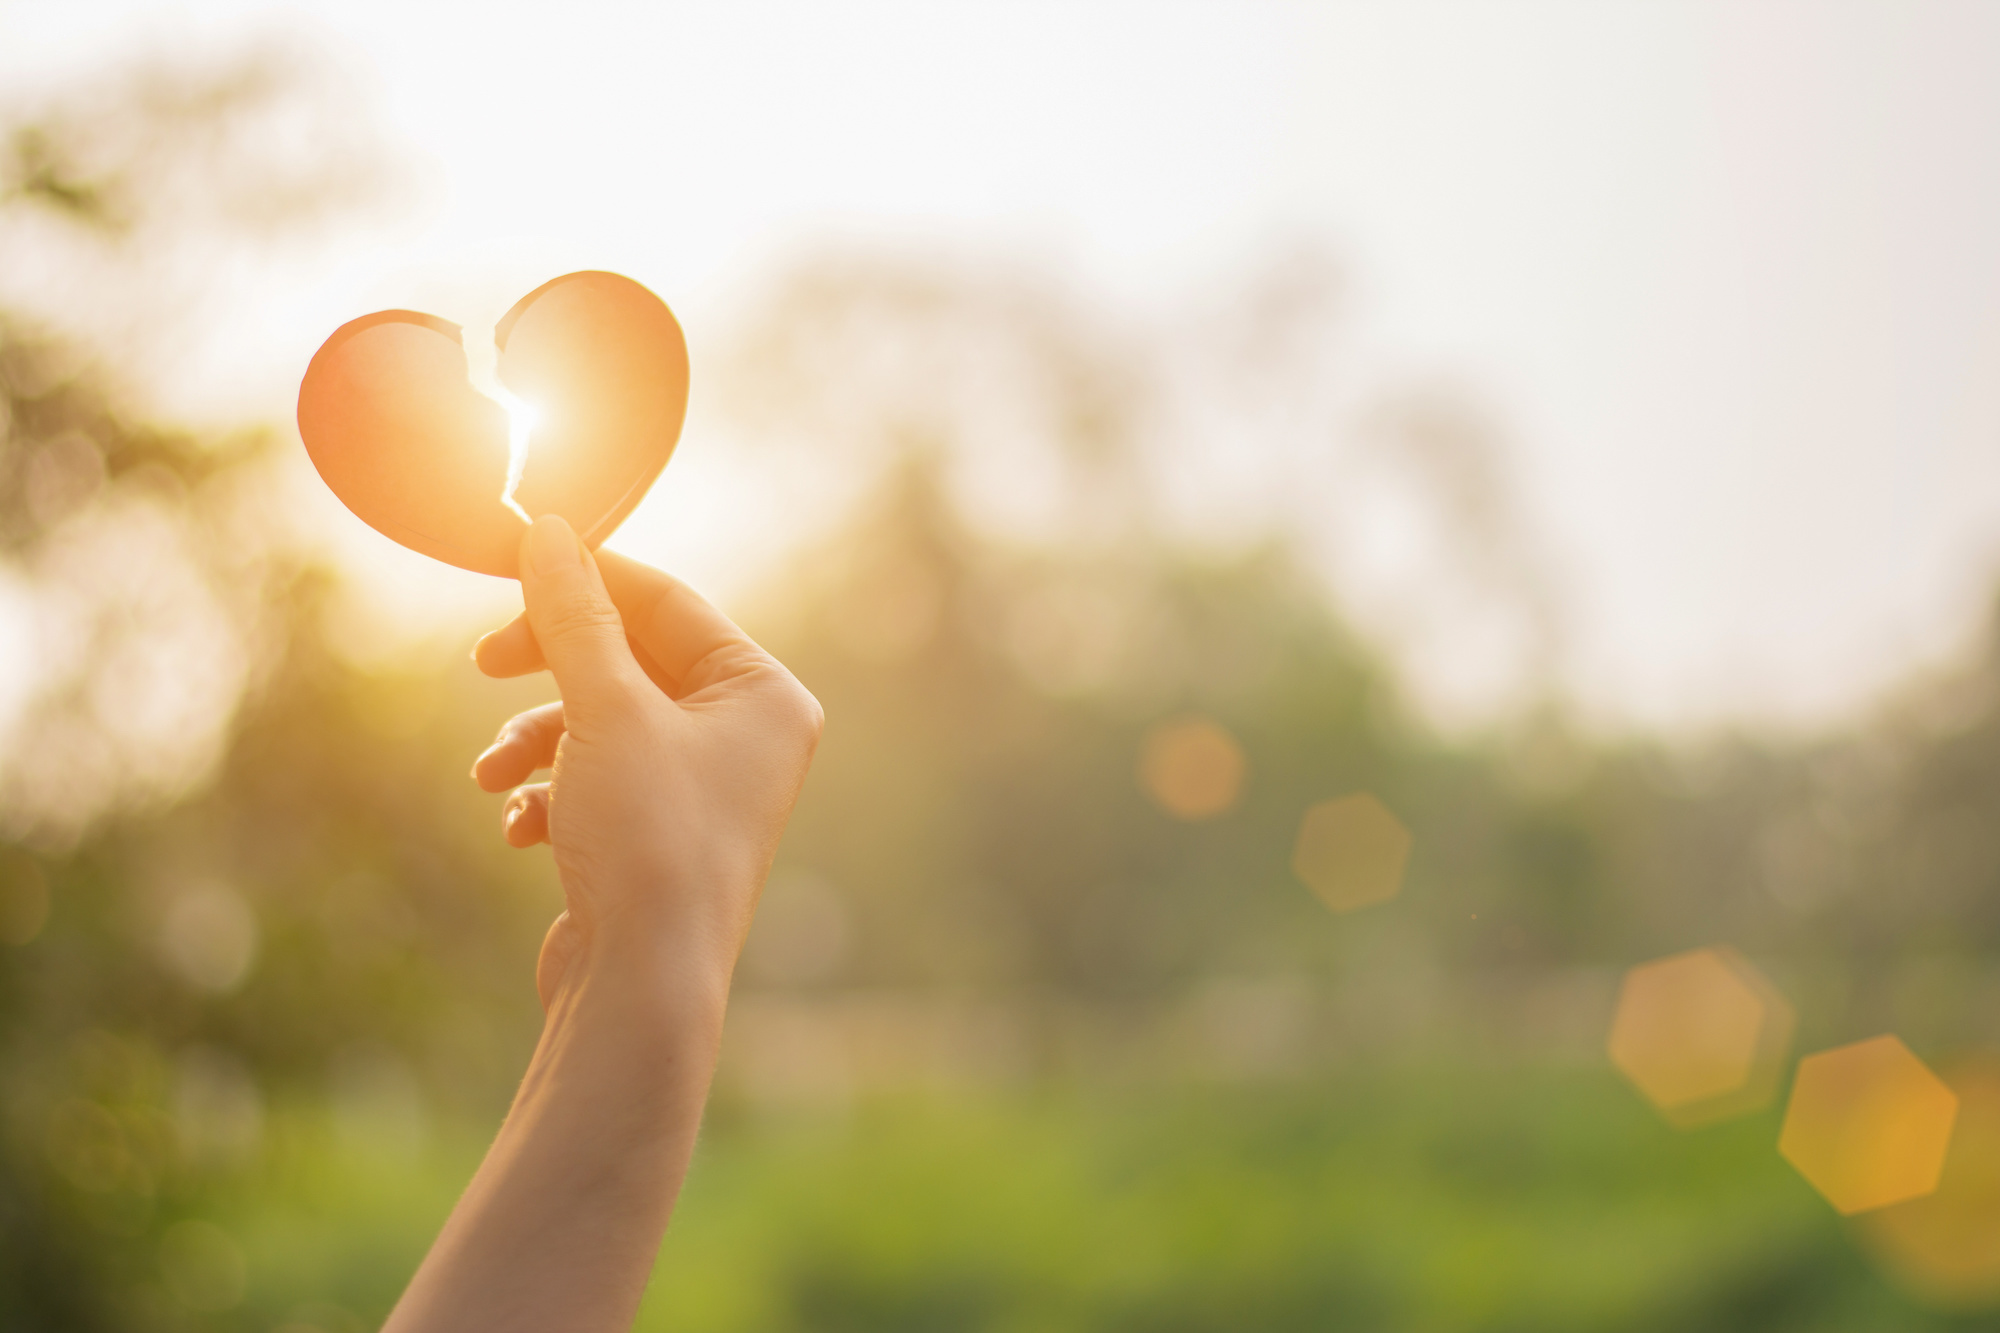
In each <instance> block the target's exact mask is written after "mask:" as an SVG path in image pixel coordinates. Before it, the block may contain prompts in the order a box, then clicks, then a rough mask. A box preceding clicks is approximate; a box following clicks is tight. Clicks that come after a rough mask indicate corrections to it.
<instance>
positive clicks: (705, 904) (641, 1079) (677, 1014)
mask: <svg viewBox="0 0 2000 1333" xmlns="http://www.w3.org/2000/svg"><path fill="white" fill-rule="evenodd" d="M521 591H522V595H523V597H524V598H525V599H526V602H527V607H528V610H527V614H526V616H525V617H524V618H522V619H519V620H516V621H514V622H513V623H512V624H510V625H508V626H507V627H506V628H505V629H502V630H500V631H498V632H497V633H494V634H490V635H488V636H487V637H486V638H484V639H482V640H481V641H480V643H479V647H478V649H477V650H476V654H475V655H476V656H477V658H478V660H479V665H480V668H481V669H482V670H484V671H485V672H487V673H488V674H489V675H495V676H515V675H521V674H524V673H526V672H529V671H537V670H540V669H542V668H543V667H544V666H546V667H547V668H548V670H550V671H552V672H553V673H554V674H555V678H556V686H557V688H558V689H559V690H560V691H561V693H562V702H561V703H557V704H549V705H546V706H544V707H542V708H536V709H532V710H530V711H529V712H526V713H523V714H521V715H520V716H519V717H517V718H515V719H513V720H512V721H511V722H509V723H508V724H507V725H506V726H505V727H503V728H501V731H500V739H499V740H498V741H496V742H495V743H494V745H493V747H492V748H491V749H489V750H487V751H486V753H485V754H483V755H481V756H480V757H479V760H478V762H477V763H476V764H474V766H473V774H474V776H475V777H476V778H477V779H478V780H479V783H480V785H481V786H483V787H485V788H486V789H487V790H489V791H499V790H504V789H505V788H507V787H511V786H514V785H515V784H517V783H521V782H523V781H525V780H526V779H527V778H529V777H530V776H532V775H533V774H534V772H535V771H536V770H538V769H542V768H551V767H552V768H553V769H554V774H553V775H552V777H551V778H550V780H549V781H548V782H546V783H542V784H539V785H535V786H526V787H521V788H520V789H519V790H517V791H516V792H515V793H514V794H513V796H512V797H511V798H510V799H509V800H508V802H507V814H506V831H507V839H508V841H509V842H511V843H513V844H514V845H515V846H519V847H525V846H530V845H532V844H534V843H537V842H541V841H544V840H546V841H548V842H550V843H552V844H553V845H554V847H555V862H556V872H557V874H558V876H559V877H560V878H561V880H562V890H563V895H564V897H565V898H566V899H567V901H568V910H567V911H565V912H564V913H563V914H562V916H560V917H559V918H557V920H556V923H555V925H554V926H553V927H551V928H550V930H549V934H548V938H547V940H546V941H544V943H543V945H542V956H541V961H540V964H539V966H538V967H537V969H536V984H537V988H538V989H539V990H540V992H541V996H542V1004H543V1007H544V1008H545V1009H546V1010H547V1018H546V1020H545V1022H544V1024H543V1028H542V1039H541V1042H540V1044H539V1045H537V1047H536V1048H535V1055H534V1059H533V1061H532V1062H530V1064H529V1066H528V1072H527V1076H526V1077H525V1078H523V1079H522V1081H521V1090H520V1092H519V1093H517V1094H516V1096H515V1098H514V1105H513V1108H512V1109H511V1110H509V1111H508V1113H507V1120H506V1123H505V1124H503V1125H502V1126H501V1127H500V1133H499V1135H498V1137H497V1138H495V1140H494V1142H493V1146H492V1148H491V1149H489V1150H488V1152H487V1155H486V1160H485V1161H484V1162H483V1163H482V1164H481V1165H480V1168H479V1171H478V1174H476V1175H475V1176H474V1177H473V1179H472V1183H471V1185H470V1186H468V1187H467V1189H466V1191H465V1197H464V1198H462V1199H460V1200H459V1202H458V1207H457V1208H455V1209H454V1210H453V1211H452V1215H451V1218H450V1220H449V1221H447V1222H446V1223H445V1227H444V1230H443V1231H442V1232H441V1233H440V1234H439V1236H438V1239H437V1243H436V1244H435V1245H434V1246H432V1247H431V1252H430V1254H429V1255H428V1256H427V1257H426V1258H425V1259H424V1262H423V1266H422V1267H421V1268H419V1269H418V1270H417V1274H416V1276H415V1277H414V1278H412V1279H411V1281H410V1286H409V1289H408V1290H407V1291H405V1292H404V1293H403V1299H402V1300H401V1301H399V1302H398V1303H397V1305H396V1309H395V1311H394V1313H392V1314H391V1315H390V1316H389V1322H388V1323H387V1324H385V1325H384V1326H383V1328H384V1333H442V1331H443V1330H464V1331H465V1333H475V1331H476V1333H505V1331H506V1330H523V1331H524V1333H525V1331H527V1330H533V1331H534V1333H543V1331H545V1330H548V1329H562V1330H564V1331H565V1333H613V1330H619V1329H624V1328H627V1327H629V1326H630V1324H631V1322H632V1316H633V1312H634V1311H635V1310H636V1309H637V1308H638V1304H639V1297H640V1295H641V1294H642V1293H643V1292H644V1290H645V1286H646V1277H647V1275H648V1273H649V1272H650V1271H651V1269H652V1264H653V1256H654V1254H655V1253H656V1252H657V1250H658V1249H659V1244H660V1236H661V1233H662V1232H664V1231H665V1230H666V1225H667V1218H668V1216H669V1214H670V1213H671V1212H672V1210H673V1204H674V1199H675V1198H676V1196H678V1194H679V1193H680V1187H681V1181H682V1180H683V1179H684V1178H685V1176H686V1174H687V1166H688V1159H689V1157H690V1156H691V1155H692V1153H693V1151H694V1139H695V1131H696V1129H697V1128H698V1127H699V1125H700V1123H701V1111H702V1105H703V1103H704V1102H705V1101H706V1100H707V1097H708V1083H709V1077H710V1074H711V1072H712V1071H713V1069H714V1067H715V1057H716V1052H717V1050H718V1047H719V1043H720V1041H721V1032H722V1012H723V1008H724V1005H725V1002H726V999H727V994H728V988H729V974H730V971H731V969H732V968H733V967H734V966H735V962H736V954H737V951H738V949H739V948H740V947H741V946H742V943H743V936H744V933H745V932H746V931H747V930H748V929H749V926H750V915H751V913H752V911H754V910H755V907H756V902H757V894H758V892H759V890H760V889H761V887H762V885H763V882H764V875H765V873H766V872H767V871H768V870H769V869H770V865H771V856H772V853H773V851H774V850H775V849H776V847H777V842H778V835H779V834H780V833H781V832H782V831H783V830H784V826H785V819H786V817H787V816H788V815H789V814H790V813H791V809H792V802H793V800H794V799H795V798H796V797H797V795H798V790H799V784H800V782H801V781H803V780H804V778H805V772H806V765H807V764H808V763H809V762H810V761H811V759H812V752H813V746H814V745H815V743H816V742H817V741H818V739H819V727H820V712H819V705H818V704H817V703H815V702H814V700H813V697H812V696H811V695H810V694H808V693H806V691H805V689H804V688H803V687H802V686H800V684H799V683H798V681H796V680H794V679H793V678H792V676H791V673H790V672H788V671H786V670H785V669H784V668H783V667H782V666H779V665H778V663H777V662H776V661H775V660H773V659H772V657H771V656H770V654H768V653H766V652H765V651H764V650H763V649H761V648H759V647H758V646H757V645H756V644H754V643H752V642H751V641H750V640H749V639H748V638H747V637H745V635H744V634H743V631H741V630H739V629H737V628H736V626H734V625H732V624H731V623H729V621H728V620H727V619H726V618H724V617H723V616H722V615H721V614H720V613H719V612H717V611H716V610H715V608H714V607H712V606H710V605H709V604H708V603H707V602H705V601H703V600H702V599H701V598H700V597H698V596H696V595H695V594H694V592H692V591H691V590H690V589H688V588H687V587H686V586H685V585H683V584H681V583H680V582H678V581H676V580H674V579H671V578H669V577H667V576H666V575H665V574H662V573H660V572H658V571H657V570H653V569H648V568H647V567H646V566H644V565H641V564H638V563H636V562H634V561H630V560H625V559H623V558H621V557H618V556H614V555H604V556H601V557H596V558H593V557H592V556H591V554H590V553H589V552H588V551H586V550H585V549H584V548H583V545H582V543H580V542H579V541H578V540H577V539H576V535H575V534H574V533H573V532H571V531H570V528H569V525H568V524H566V523H564V522H563V521H562V520H561V519H559V518H544V519H541V520H539V521H537V522H536V523H535V525H534V526H533V527H532V528H531V529H530V530H529V532H528V535H527V537H526V538H525V539H524V540H523V542H522V546H521Z"/></svg>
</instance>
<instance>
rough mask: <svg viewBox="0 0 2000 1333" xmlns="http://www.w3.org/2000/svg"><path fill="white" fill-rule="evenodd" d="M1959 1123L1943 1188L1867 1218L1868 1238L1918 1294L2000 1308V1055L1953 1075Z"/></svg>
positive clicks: (1881, 1258) (1967, 1064) (1940, 1185)
mask: <svg viewBox="0 0 2000 1333" xmlns="http://www.w3.org/2000/svg"><path fill="white" fill-rule="evenodd" d="M1945 1082H1946V1084H1947V1085H1948V1086H1949V1087H1950V1088H1951V1090H1952V1091H1953V1092H1955V1093H1956V1094H1957V1095H1958V1119H1957V1120H1956V1122H1955V1123H1954V1124H1953V1126H1952V1131H1951V1148H1950V1150H1949V1151H1948V1152H1947V1153H1946V1154H1945V1159H1944V1170H1943V1172H1942V1173H1941V1174H1940V1175H1939V1177H1938V1184H1937V1189H1936V1190H1935V1191H1933V1192H1932V1193H1930V1194H1928V1195H1926V1196H1925V1197H1923V1198H1921V1199H1912V1200H1910V1201H1909V1202H1907V1203H1899V1204H1894V1205H1892V1206H1890V1207H1887V1208H1883V1209H1880V1210H1878V1211H1876V1212H1873V1213H1870V1214H1868V1216H1867V1217H1866V1218H1864V1219H1862V1222H1861V1227H1862V1230H1861V1238H1862V1241H1863V1243H1864V1244H1866V1245H1867V1247H1868V1249H1869V1250H1870V1252H1871V1253H1873V1255H1874V1256H1875V1258H1876V1259H1877V1260H1878V1261H1879V1262H1880V1263H1881V1264H1882V1266H1883V1267H1884V1268H1886V1269H1887V1270H1888V1272H1889V1274H1890V1275H1891V1276H1892V1277H1893V1278H1895V1279H1896V1281H1897V1282H1898V1283H1900V1284H1901V1285H1902V1286H1903V1287H1905V1288H1906V1289H1908V1290H1909V1291H1910V1293H1911V1294H1912V1295H1915V1296H1917V1297H1918V1298H1920V1299H1922V1300H1925V1301H1928V1302H1931V1303H1933V1304H1938V1305H1948V1306H1958V1307H1967V1306H1991V1305H1995V1304H2000V1057H1996V1056H1992V1055H1988V1056H1983V1057H1979V1058H1976V1059H1973V1060H1968V1061H1965V1062H1963V1063H1961V1064H1959V1065H1958V1067H1957V1068H1955V1069H1953V1070H1950V1071H1949V1072H1948V1074H1947V1076H1946V1079H1945Z"/></svg>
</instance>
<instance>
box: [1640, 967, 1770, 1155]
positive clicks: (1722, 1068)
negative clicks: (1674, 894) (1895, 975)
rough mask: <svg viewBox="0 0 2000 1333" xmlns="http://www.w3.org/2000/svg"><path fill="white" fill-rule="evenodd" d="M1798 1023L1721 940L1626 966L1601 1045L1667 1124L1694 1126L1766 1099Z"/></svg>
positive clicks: (1763, 980)
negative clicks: (1704, 946)
mask: <svg viewBox="0 0 2000 1333" xmlns="http://www.w3.org/2000/svg"><path fill="white" fill-rule="evenodd" d="M1793 1026H1794V1015H1793V1012H1792V1006H1791V1005H1790V1003H1788V1002H1787V1001H1786V999H1785V997H1784V996H1783V995H1782V994H1780V993H1779V991H1778V988H1777V987H1776V986H1774V985H1772V984H1771V982H1770V980H1769V979H1768V978H1766V977H1765V976H1764V974H1763V973H1762V972H1760V971H1758V970H1757V968H1756V967H1755V966H1753V965H1752V964H1751V962H1750V960H1749V959H1747V958H1745V957H1743V956H1742V955H1741V954H1739V953H1737V952H1736V951H1735V950H1734V949H1731V948H1729V947H1728V946H1726V945H1717V946H1713V947H1710V948H1705V949H1690V950H1688V951H1687V952H1686V953H1678V954H1674V955H1672V956H1670V957H1667V958H1658V959H1655V960H1653V961H1652V962H1650V963H1641V964H1639V965H1638V966H1637V967H1634V968H1632V969H1631V970H1630V971H1628V972H1627V973H1626V974H1625V979H1624V982H1623V983H1622V984H1621V985H1620V987H1619V990H1618V1007H1617V1009H1616V1010H1615V1011H1614V1012H1613V1014H1612V1018H1611V1034H1610V1037H1609V1039H1608V1040H1607V1042H1606V1043H1605V1044H1606V1049H1607V1052H1608V1053H1609V1055H1610V1057H1611V1063H1612V1064H1614V1065H1616V1066H1617V1067H1618V1071H1619V1072H1620V1073H1622V1074H1623V1075H1625V1077H1626V1078H1628V1079H1630V1080H1631V1081H1632V1086H1634V1087H1635V1088H1637V1089H1638V1090H1639V1092H1640V1093H1641V1094H1642V1095H1643V1096H1644V1097H1645V1098H1646V1100H1647V1101H1649V1102H1651V1103H1652V1104H1653V1107H1654V1109H1656V1110H1657V1111H1659V1113H1660V1114H1661V1115H1662V1116H1665V1117H1666V1119H1667V1122H1668V1123H1669V1124H1672V1125H1674V1126H1675V1127H1676V1128H1679V1129H1693V1128H1695V1127H1697V1126H1700V1125H1710V1124H1714V1123H1716V1122H1717V1121H1721V1120H1728V1119H1731V1118H1733V1117H1735V1116H1739V1115H1745V1114H1748V1113H1749V1112H1751V1111H1755V1110H1757V1109H1759V1108H1761V1107H1763V1106H1766V1105H1769V1104H1770V1101H1771V1098H1772V1096H1773V1095H1774V1094H1775V1093H1776V1092H1777V1088H1778V1076H1779V1073H1780V1072H1781V1069H1782V1066H1783V1062H1784V1057H1785V1052H1786V1051H1787V1050H1788V1049H1789V1048H1790V1046H1791V1042H1792V1029H1793Z"/></svg>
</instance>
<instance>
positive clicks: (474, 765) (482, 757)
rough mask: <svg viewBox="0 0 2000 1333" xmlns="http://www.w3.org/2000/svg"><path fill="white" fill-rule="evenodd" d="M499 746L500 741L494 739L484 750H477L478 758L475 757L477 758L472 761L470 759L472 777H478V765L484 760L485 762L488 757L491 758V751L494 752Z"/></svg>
mask: <svg viewBox="0 0 2000 1333" xmlns="http://www.w3.org/2000/svg"><path fill="white" fill-rule="evenodd" d="M499 748H500V742H498V741H495V742H493V744H491V745H489V746H487V747H486V748H485V749H484V750H481V751H480V752H479V758H477V759H475V760H473V761H472V776H473V777H475V778H476V777H478V776H479V766H480V765H481V764H483V763H485V762H486V761H487V760H488V759H490V758H492V757H493V752H494V751H495V750H497V749H499Z"/></svg>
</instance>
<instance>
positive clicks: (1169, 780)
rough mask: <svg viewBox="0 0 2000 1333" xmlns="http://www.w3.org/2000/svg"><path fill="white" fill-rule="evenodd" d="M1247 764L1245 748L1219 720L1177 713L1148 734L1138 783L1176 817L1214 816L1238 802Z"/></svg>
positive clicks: (1142, 752) (1141, 753)
mask: <svg viewBox="0 0 2000 1333" xmlns="http://www.w3.org/2000/svg"><path fill="white" fill-rule="evenodd" d="M1247 769H1248V763H1247V761H1246V760H1245V759H1244V757H1243V747H1242V746H1240V745H1238V744H1237V743H1236V738H1235V737H1234V736H1232V735H1230V734H1229V732H1228V730H1227V729H1226V728H1224V727H1223V726H1222V725H1221V724H1220V723H1218V722H1216V721H1214V720H1213V719H1211V718H1206V717H1200V716H1190V717H1181V718H1173V719H1170V720H1168V721H1166V722H1162V723H1159V724H1158V725H1157V726H1155V727H1154V728H1153V729H1152V730H1151V731H1149V732H1147V733H1146V740H1145V744H1144V746H1143V748H1142V749H1141V751H1140V755H1139V784H1140V785H1141V786H1142V787H1144V788H1145V789H1146V794H1147V795H1148V796H1151V797H1152V798H1153V800H1154V801H1155V802H1156V803H1157V804H1158V805H1159V807H1160V808H1161V809H1162V810H1165V811H1166V812H1167V813H1168V814H1170V815H1172V816H1173V817H1174V818H1175V819H1185V820H1189V821H1194V820H1201V819H1212V818H1214V817H1215V816H1217V815H1219V814H1222V813H1223V812H1224V811H1226V810H1228V809H1229V808H1230V807H1231V806H1233V805H1235V804H1236V798H1237V797H1238V796H1239V795H1240V794H1241V793H1242V790H1243V777H1244V773H1245V772H1246V770H1247Z"/></svg>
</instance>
